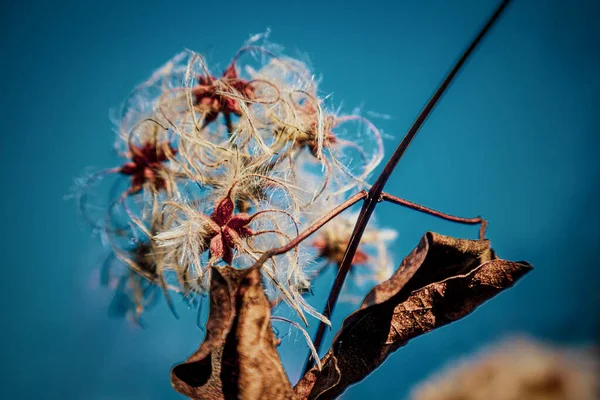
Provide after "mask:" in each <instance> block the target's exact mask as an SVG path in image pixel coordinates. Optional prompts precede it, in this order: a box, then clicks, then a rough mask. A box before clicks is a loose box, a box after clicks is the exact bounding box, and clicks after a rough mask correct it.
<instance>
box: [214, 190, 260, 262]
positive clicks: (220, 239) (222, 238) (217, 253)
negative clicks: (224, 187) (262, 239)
mask: <svg viewBox="0 0 600 400" xmlns="http://www.w3.org/2000/svg"><path fill="white" fill-rule="evenodd" d="M234 210H235V205H234V203H233V201H232V200H231V198H230V197H229V196H228V197H225V198H224V199H222V200H221V201H219V202H218V203H217V205H216V207H215V210H214V211H213V213H212V214H211V215H210V219H209V221H210V223H209V224H210V225H209V231H210V234H209V238H210V254H211V257H216V258H222V259H223V261H225V262H226V263H228V264H231V262H232V260H233V249H234V248H236V247H237V244H238V243H239V241H240V239H243V238H247V237H249V236H252V235H253V233H254V232H253V231H252V229H250V228H249V227H248V224H250V222H251V221H252V216H251V215H248V214H246V213H238V214H234Z"/></svg>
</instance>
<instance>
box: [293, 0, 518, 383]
mask: <svg viewBox="0 0 600 400" xmlns="http://www.w3.org/2000/svg"><path fill="white" fill-rule="evenodd" d="M508 3H510V0H504V1H502V3H501V4H500V6H499V7H498V8H497V9H496V11H495V12H494V14H493V15H492V16H491V17H490V19H489V20H488V22H487V23H486V24H485V26H484V27H483V28H482V29H481V30H480V32H479V33H478V34H477V36H476V37H475V39H474V40H473V41H472V42H471V44H470V45H469V47H468V48H467V49H466V50H465V52H464V53H463V54H462V56H461V57H460V59H459V60H458V61H457V62H456V64H454V66H453V67H452V69H451V70H450V72H449V73H448V74H447V75H446V77H445V78H444V80H443V81H442V83H441V84H440V86H439V87H438V88H437V90H436V91H435V93H434V94H433V96H431V98H430V99H429V101H428V102H427V104H425V107H423V109H422V110H421V112H420V113H419V115H418V116H417V118H416V119H415V121H414V122H413V124H412V126H411V127H410V129H409V130H408V132H407V134H406V136H404V138H403V139H402V141H401V142H400V144H399V145H398V147H397V148H396V150H395V151H394V154H392V156H391V157H390V159H389V161H388V162H387V164H386V165H385V167H384V168H383V171H382V172H381V174H380V175H379V177H378V178H377V180H376V181H375V184H374V185H373V186H372V187H371V189H370V190H369V192H368V195H367V197H366V199H365V201H364V203H363V206H362V209H361V211H360V214H359V216H358V219H357V222H356V225H355V226H354V230H353V232H352V235H351V237H350V241H349V242H348V247H347V248H346V252H345V253H344V258H343V259H342V262H341V264H340V267H339V270H338V274H337V276H336V278H335V281H334V283H333V286H332V288H331V292H330V293H329V298H328V299H327V304H326V305H325V309H324V310H323V315H324V316H325V317H326V318H327V319H329V318H330V317H331V313H332V312H333V309H334V307H335V304H336V303H337V300H338V298H339V295H340V292H341V290H342V287H343V286H344V282H345V280H346V277H347V276H348V272H349V271H350V267H351V263H352V259H353V258H354V255H355V254H356V251H357V249H358V245H359V243H360V240H361V238H362V235H363V233H364V231H365V229H366V227H367V224H368V222H369V219H370V218H371V216H372V215H373V211H374V210H375V207H376V206H377V204H378V203H379V202H380V201H381V200H382V199H381V194H382V192H383V188H384V186H385V184H386V182H387V181H388V179H389V177H390V176H391V174H392V172H393V171H394V169H395V168H396V166H397V165H398V162H399V161H400V159H401V158H402V156H403V155H404V153H405V152H406V149H407V148H408V146H409V145H410V143H411V142H412V141H413V139H414V138H415V136H416V135H417V133H418V132H419V130H420V128H421V126H422V125H423V123H424V122H425V120H426V119H427V117H428V116H429V114H430V113H431V111H432V110H433V108H434V107H435V106H436V104H437V103H438V102H439V100H440V98H441V97H442V95H443V94H444V92H445V91H446V90H447V88H448V86H449V85H450V83H451V82H452V81H453V80H454V78H455V77H456V74H457V73H458V71H459V70H460V69H461V67H462V66H463V64H464V63H465V62H466V61H467V59H468V58H469V56H470V55H471V54H472V53H473V50H475V48H476V47H477V45H478V44H479V43H480V42H481V40H482V39H483V37H484V36H485V35H486V33H487V32H488V31H489V30H490V28H491V27H492V26H493V25H494V23H495V22H496V20H497V19H498V17H500V15H501V14H502V11H503V10H504V9H505V8H506V6H507V5H508ZM326 326H327V325H325V324H324V323H323V322H321V323H320V324H319V328H318V330H317V335H316V336H315V341H314V346H315V348H316V350H317V353H318V352H319V350H320V347H321V344H322V342H323V337H324V335H325V329H326ZM312 364H313V363H312V359H311V356H310V355H309V356H308V359H307V361H306V366H305V369H304V373H305V374H306V372H308V370H310V369H311V368H312Z"/></svg>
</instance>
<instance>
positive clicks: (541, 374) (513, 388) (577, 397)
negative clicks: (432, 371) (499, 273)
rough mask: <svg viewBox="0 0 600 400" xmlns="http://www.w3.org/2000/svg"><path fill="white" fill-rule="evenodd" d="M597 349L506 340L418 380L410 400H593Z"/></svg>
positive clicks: (599, 366) (598, 377) (599, 393)
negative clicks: (420, 381)
mask: <svg viewBox="0 0 600 400" xmlns="http://www.w3.org/2000/svg"><path fill="white" fill-rule="evenodd" d="M598 354H599V353H598V348H587V349H570V348H560V347H553V346H550V345H546V344H541V343H538V342H535V341H533V340H532V339H525V338H519V339H510V340H506V341H503V342H502V343H500V344H499V345H496V346H493V347H491V348H488V349H485V350H484V351H483V352H481V353H480V354H478V355H476V356H475V357H472V358H469V359H466V360H463V361H459V362H458V363H457V364H455V365H452V366H450V367H447V368H446V369H445V371H444V372H442V373H441V374H439V375H436V376H433V377H432V378H430V379H429V380H428V381H426V382H424V383H421V384H419V385H418V386H417V387H416V388H415V389H414V390H413V391H412V393H411V396H410V398H411V400H429V399H432V400H433V399H436V400H598V399H600V385H599V381H600V363H599V357H598Z"/></svg>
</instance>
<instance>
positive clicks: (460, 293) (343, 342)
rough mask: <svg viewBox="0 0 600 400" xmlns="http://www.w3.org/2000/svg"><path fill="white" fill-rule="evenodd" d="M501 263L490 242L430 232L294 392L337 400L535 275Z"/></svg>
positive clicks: (350, 320)
mask: <svg viewBox="0 0 600 400" xmlns="http://www.w3.org/2000/svg"><path fill="white" fill-rule="evenodd" d="M531 269H532V266H531V265H530V264H529V263H526V262H510V261H505V260H501V259H499V258H497V257H496V255H495V253H494V251H493V250H492V249H491V247H490V243H489V241H488V240H466V239H455V238H452V237H448V236H442V235H439V234H437V233H432V232H428V233H426V234H425V236H424V237H423V238H422V239H421V241H420V243H419V245H418V246H417V248H416V249H414V250H413V251H412V252H411V253H410V254H409V255H408V256H407V257H406V258H405V259H404V260H403V261H402V264H401V265H400V268H398V270H397V271H396V272H395V273H394V275H393V276H392V277H391V278H390V279H389V280H387V281H385V282H383V283H381V284H380V285H377V286H376V287H374V288H373V289H372V290H371V292H370V293H369V294H368V295H367V296H366V297H365V299H364V301H363V303H362V305H361V307H360V308H359V309H358V310H357V311H355V312H354V313H352V314H350V315H349V316H348V317H347V318H346V320H345V321H344V323H343V325H342V328H341V329H340V331H339V332H338V333H337V335H336V337H335V338H334V340H333V345H332V349H331V350H330V351H329V352H328V353H327V354H326V355H325V357H324V358H323V360H322V363H323V369H322V371H321V372H319V371H318V370H317V369H316V368H313V369H312V370H310V371H309V372H308V373H307V374H306V376H305V377H304V378H302V380H300V382H298V384H297V385H296V387H295V391H296V394H297V395H298V397H299V398H301V399H332V398H335V397H337V396H338V395H340V394H341V393H342V392H343V391H344V390H346V388H348V386H350V385H351V384H353V383H355V382H358V381H360V380H362V379H363V378H365V377H366V376H367V375H368V374H370V373H371V372H372V371H374V370H375V369H376V368H377V367H378V366H379V365H381V364H382V363H383V362H384V361H385V359H386V358H387V357H388V355H389V354H391V353H392V352H394V351H395V350H397V349H398V348H399V347H401V346H403V345H405V344H406V342H407V341H408V340H410V339H412V338H414V337H416V336H418V335H421V334H423V333H426V332H429V331H431V330H433V329H435V328H438V327H441V326H443V325H446V324H448V323H450V322H452V321H455V320H457V319H460V318H462V317H464V316H466V315H467V314H469V313H470V312H472V311H473V310H474V309H475V308H476V307H477V306H479V305H480V304H482V303H483V302H485V301H486V300H488V299H490V298H491V297H493V296H495V295H496V294H498V293H499V292H501V291H502V290H504V289H507V288H509V287H511V286H512V285H513V284H514V283H515V282H516V281H517V280H518V279H519V278H521V277H522V276H523V275H524V274H526V273H527V272H529V271H530V270H531Z"/></svg>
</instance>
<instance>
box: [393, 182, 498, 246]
mask: <svg viewBox="0 0 600 400" xmlns="http://www.w3.org/2000/svg"><path fill="white" fill-rule="evenodd" d="M381 200H383V201H389V202H390V203H394V204H398V205H400V206H402V207H407V208H410V209H411V210H416V211H419V212H422V213H425V214H429V215H433V216H434V217H438V218H442V219H445V220H448V221H452V222H458V223H459V224H466V225H476V224H481V227H480V228H479V239H480V240H483V239H485V230H486V228H487V221H486V220H485V219H483V218H481V217H475V218H463V217H456V216H454V215H449V214H446V213H443V212H440V211H437V210H434V209H431V208H429V207H425V206H422V205H420V204H417V203H413V202H411V201H408V200H405V199H403V198H400V197H396V196H393V195H391V194H388V193H381Z"/></svg>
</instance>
